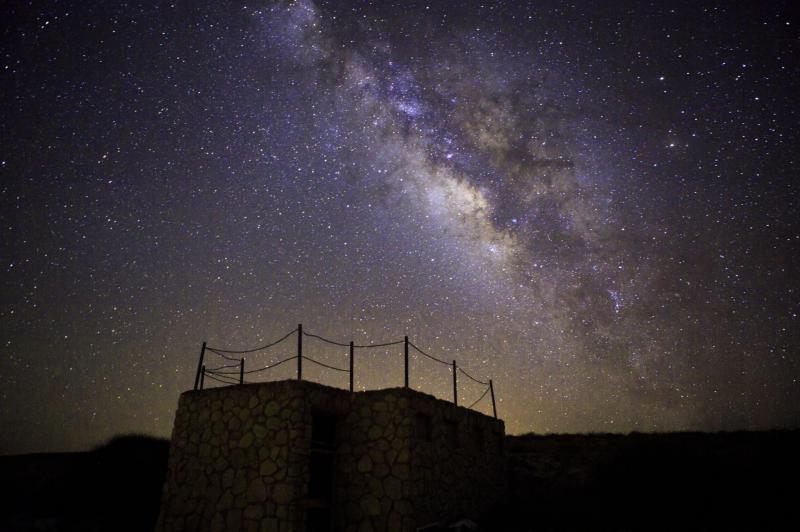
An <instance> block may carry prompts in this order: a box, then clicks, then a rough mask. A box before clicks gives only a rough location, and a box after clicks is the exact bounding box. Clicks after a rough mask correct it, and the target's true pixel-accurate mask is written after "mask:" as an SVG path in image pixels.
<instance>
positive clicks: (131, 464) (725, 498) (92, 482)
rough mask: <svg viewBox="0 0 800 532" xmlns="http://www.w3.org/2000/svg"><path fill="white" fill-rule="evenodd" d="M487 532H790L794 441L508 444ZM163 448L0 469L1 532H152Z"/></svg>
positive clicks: (162, 444)
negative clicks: (498, 503) (504, 481)
mask: <svg viewBox="0 0 800 532" xmlns="http://www.w3.org/2000/svg"><path fill="white" fill-rule="evenodd" d="M508 449H509V451H510V466H511V467H510V481H511V488H512V489H511V494H510V496H509V497H508V505H507V507H505V508H502V509H499V510H498V511H497V512H496V513H495V515H493V516H490V517H489V518H488V519H485V520H484V521H483V524H484V526H483V530H487V531H495V530H497V531H501V530H509V531H520V532H521V531H528V530H530V531H534V530H535V531H537V532H538V531H558V532H566V531H589V530H613V531H633V530H637V531H640V530H641V531H645V530H676V531H683V530H757V531H761V530H795V529H797V528H798V527H799V526H800V456H798V451H800V431H771V432H735V433H718V434H703V433H675V434H631V435H627V436H623V435H612V434H591V435H553V436H535V435H526V436H514V437H509V438H508ZM167 454H168V442H167V441H166V440H159V439H153V438H148V437H144V436H125V437H119V438H115V439H114V440H112V441H111V442H109V443H108V444H107V445H105V446H103V447H100V448H97V449H95V450H93V451H89V452H86V453H64V454H38V455H23V456H3V457H0V472H1V473H0V474H2V478H3V482H2V483H0V490H1V491H0V531H3V532H21V531H26V532H27V531H34V530H37V531H78V530H80V531H123V532H128V531H130V532H133V531H142V532H144V531H148V532H149V531H151V530H152V529H153V525H154V524H155V520H156V517H157V514H158V504H159V498H160V494H161V485H162V482H163V478H164V471H165V468H166V460H167Z"/></svg>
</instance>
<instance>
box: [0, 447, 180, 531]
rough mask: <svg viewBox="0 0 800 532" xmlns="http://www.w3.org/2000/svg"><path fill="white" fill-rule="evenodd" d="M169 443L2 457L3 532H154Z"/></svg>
mask: <svg viewBox="0 0 800 532" xmlns="http://www.w3.org/2000/svg"><path fill="white" fill-rule="evenodd" d="M168 454H169V441H167V440H163V439H156V438H150V437H147V436H121V437H117V438H114V439H113V440H111V441H110V442H109V443H108V444H106V445H104V446H102V447H98V448H97V449H94V450H92V451H89V452H84V453H54V454H29V455H20V456H0V476H1V477H2V479H3V481H2V482H0V531H1V532H22V531H25V532H28V531H34V530H35V531H48V532H55V531H70V532H72V531H75V532H77V531H84V532H95V531H97V532H100V531H103V532H112V531H119V532H134V531H136V532H138V531H148V532H152V530H153V527H154V525H155V521H156V518H157V517H158V507H159V504H160V502H161V486H162V484H163V483H164V475H165V472H166V468H167V456H168Z"/></svg>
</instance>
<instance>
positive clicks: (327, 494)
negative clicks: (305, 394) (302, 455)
mask: <svg viewBox="0 0 800 532" xmlns="http://www.w3.org/2000/svg"><path fill="white" fill-rule="evenodd" d="M337 429H338V418H337V416H336V415H335V414H333V413H331V412H325V411H320V410H314V411H313V412H312V413H311V454H310V456H309V462H310V463H309V479H308V507H307V509H306V530H307V531H308V532H330V531H331V530H332V529H333V528H332V523H333V515H332V511H333V510H332V509H333V499H334V487H335V481H336V478H335V477H336V433H337Z"/></svg>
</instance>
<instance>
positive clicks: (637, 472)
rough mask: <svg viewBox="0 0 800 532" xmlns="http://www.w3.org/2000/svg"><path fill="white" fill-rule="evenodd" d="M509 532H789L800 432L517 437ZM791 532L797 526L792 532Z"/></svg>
mask: <svg viewBox="0 0 800 532" xmlns="http://www.w3.org/2000/svg"><path fill="white" fill-rule="evenodd" d="M507 444H508V450H509V458H510V463H509V468H510V482H511V497H510V502H509V505H508V508H506V509H504V511H503V512H501V513H500V515H502V516H503V519H500V518H498V521H503V522H504V528H508V529H511V530H537V531H539V530H559V531H561V530H620V531H622V530H626V531H627V530H785V529H787V528H786V527H787V525H788V524H791V523H794V524H795V525H796V524H797V523H798V522H800V520H799V519H798V517H800V510H798V504H797V501H798V500H800V499H799V497H800V490H799V489H798V479H800V458H799V457H798V454H797V453H798V449H800V431H770V432H730V433H688V432H687V433H671V434H638V433H633V434H630V435H616V434H589V435H552V436H536V435H531V434H529V435H525V436H512V437H509V438H508V439H507ZM789 528H792V529H793V526H791V527H789Z"/></svg>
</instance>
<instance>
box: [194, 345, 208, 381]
mask: <svg viewBox="0 0 800 532" xmlns="http://www.w3.org/2000/svg"><path fill="white" fill-rule="evenodd" d="M205 356H206V343H205V342H203V347H202V349H200V360H199V361H198V362H197V374H196V375H195V376H194V389H195V390H196V389H197V386H198V384H200V371H201V370H202V369H203V357H205ZM201 389H202V388H201Z"/></svg>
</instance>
